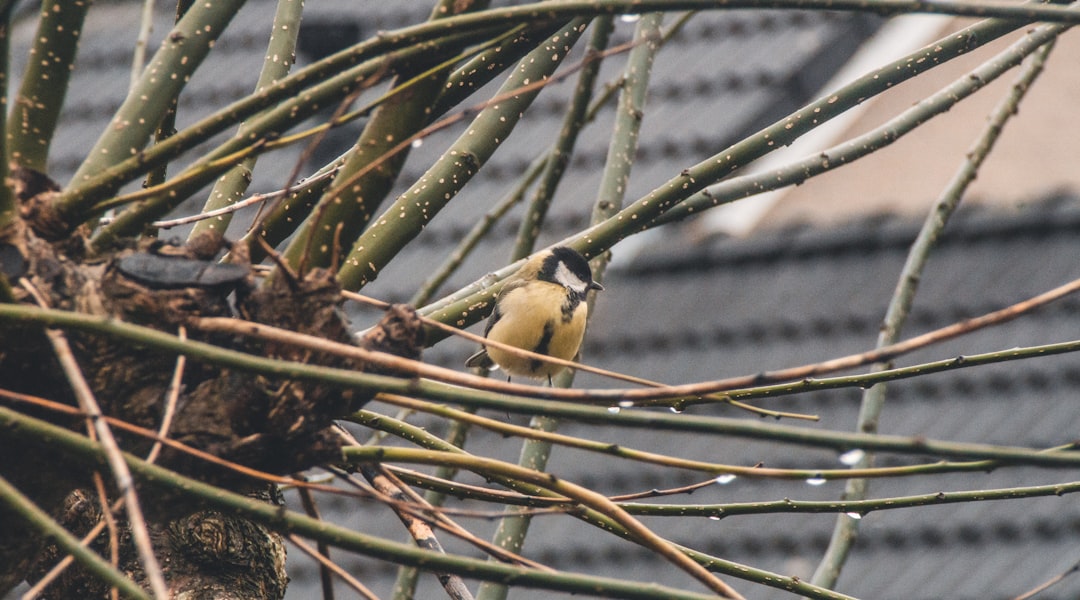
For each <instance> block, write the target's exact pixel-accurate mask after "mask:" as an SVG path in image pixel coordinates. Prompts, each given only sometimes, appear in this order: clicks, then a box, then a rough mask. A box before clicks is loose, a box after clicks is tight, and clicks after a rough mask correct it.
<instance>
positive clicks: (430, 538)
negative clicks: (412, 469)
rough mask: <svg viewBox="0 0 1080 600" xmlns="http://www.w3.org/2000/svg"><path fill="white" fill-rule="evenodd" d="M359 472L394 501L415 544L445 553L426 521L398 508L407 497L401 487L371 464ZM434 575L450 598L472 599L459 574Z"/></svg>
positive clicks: (395, 508) (399, 515) (398, 513)
mask: <svg viewBox="0 0 1080 600" xmlns="http://www.w3.org/2000/svg"><path fill="white" fill-rule="evenodd" d="M360 472H361V473H363V475H364V478H365V479H367V480H368V483H370V484H371V485H372V486H373V487H374V488H375V489H376V490H378V491H379V492H380V493H382V494H384V495H386V496H389V497H390V498H392V499H394V500H395V501H396V502H395V503H394V504H391V505H390V507H391V509H393V510H394V512H395V513H397V516H398V518H399V519H401V522H402V523H404V524H405V529H406V530H407V531H408V532H409V535H411V536H412V538H413V541H415V542H416V545H417V546H420V547H421V548H425V549H427V550H431V551H433V552H438V553H440V554H446V550H444V549H443V547H442V544H440V543H439V538H437V537H435V532H434V531H432V529H431V526H429V525H428V524H427V522H425V521H424V520H423V519H419V518H416V517H415V516H414V515H413V514H412V513H410V512H408V511H403V510H400V506H401V505H402V504H406V503H408V498H406V497H405V494H404V492H403V490H402V489H401V488H398V487H397V486H396V485H394V483H393V482H392V481H391V480H390V479H389V478H388V476H387V475H386V474H385V473H382V472H380V471H379V470H378V469H376V468H375V467H373V466H371V465H362V466H361V467H360ZM435 576H436V577H437V578H438V580H439V583H440V584H442V587H443V590H444V591H445V592H446V595H447V596H449V597H450V599H451V600H473V595H472V593H470V592H469V588H468V587H467V586H466V585H465V580H463V579H462V578H461V576H460V575H453V574H450V573H441V572H435Z"/></svg>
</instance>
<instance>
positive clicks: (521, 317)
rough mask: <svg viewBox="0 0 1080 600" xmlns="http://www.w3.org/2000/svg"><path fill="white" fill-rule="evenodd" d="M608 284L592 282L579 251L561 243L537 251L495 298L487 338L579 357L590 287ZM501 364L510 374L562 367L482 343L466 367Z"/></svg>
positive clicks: (534, 374) (532, 374) (540, 373)
mask: <svg viewBox="0 0 1080 600" xmlns="http://www.w3.org/2000/svg"><path fill="white" fill-rule="evenodd" d="M602 289H604V288H603V286H601V285H600V284H599V283H596V282H595V281H593V278H592V269H590V268H589V261H587V260H585V257H584V256H582V255H581V254H579V253H578V252H577V251H576V250H572V249H570V248H566V247H564V246H557V247H555V248H551V249H548V250H544V251H543V252H539V253H537V254H535V255H533V256H532V257H531V258H530V259H529V260H528V261H526V262H525V264H524V265H522V266H521V268H520V269H519V270H518V271H517V273H515V274H514V275H513V276H512V277H511V279H510V280H509V281H508V282H507V284H506V285H505V286H504V287H503V289H502V291H500V292H499V295H498V297H496V299H495V309H494V310H493V311H492V312H491V318H490V319H488V322H487V326H486V327H485V328H484V337H485V338H487V339H489V340H493V341H496V342H502V343H504V344H509V345H511V346H516V347H518V348H522V349H525V350H531V351H532V352H536V353H537V354H546V355H548V356H554V357H556V358H561V359H564V360H570V359H572V358H574V357H575V356H577V353H578V349H579V348H580V347H581V339H582V338H583V337H584V336H585V317H586V315H587V314H588V312H589V307H588V305H587V304H586V303H585V297H586V295H588V293H589V290H602ZM495 365H498V366H499V367H502V369H503V370H504V371H506V374H507V380H508V381H509V377H510V376H512V375H516V376H521V377H529V378H532V379H543V378H545V377H546V378H547V380H548V384H549V385H550V384H551V376H552V375H554V374H556V373H558V372H559V371H562V370H563V368H564V367H562V366H561V365H555V364H551V363H547V362H544V361H540V360H535V359H529V358H525V357H522V356H518V355H516V354H511V353H509V352H506V351H505V350H500V349H498V348H495V347H491V348H487V347H485V348H481V349H480V351H479V352H477V353H476V354H473V355H472V356H470V357H469V359H468V360H466V361H465V366H466V367H486V368H489V369H490V368H493V367H494V366H495Z"/></svg>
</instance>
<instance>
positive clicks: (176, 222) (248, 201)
mask: <svg viewBox="0 0 1080 600" xmlns="http://www.w3.org/2000/svg"><path fill="white" fill-rule="evenodd" d="M338 168H340V167H338ZM336 173H337V168H334V169H330V170H328V171H326V172H323V173H316V174H315V175H312V176H311V177H308V178H307V179H305V180H304V181H303V182H302V183H305V184H307V183H314V182H316V181H321V180H323V179H327V178H330V177H333V176H334V174H336ZM295 189H296V188H295V187H293V188H289V189H283V190H275V191H273V192H266V193H265V194H254V195H252V196H251V197H249V198H245V199H243V200H240V201H238V202H235V203H233V204H230V205H229V206H225V207H222V208H219V209H217V210H210V211H207V212H203V213H199V214H197V215H190V216H187V217H179V218H176V219H168V220H165V221H154V222H153V223H151V224H150V225H151V226H152V227H157V228H158V229H170V228H172V227H177V226H180V225H187V224H189V223H195V222H197V221H203V220H206V219H212V218H214V217H220V216H221V215H227V214H229V213H234V212H236V211H238V210H240V209H242V208H247V207H248V206H251V205H252V204H258V203H259V202H265V201H267V200H273V199H275V198H281V197H284V196H287V195H289V194H290V193H292V192H293V191H295Z"/></svg>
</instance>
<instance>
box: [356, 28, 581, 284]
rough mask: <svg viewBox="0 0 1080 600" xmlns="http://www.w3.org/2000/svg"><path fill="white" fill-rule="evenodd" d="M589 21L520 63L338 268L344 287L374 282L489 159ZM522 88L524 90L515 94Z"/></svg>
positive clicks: (553, 37)
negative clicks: (493, 98) (494, 97)
mask: <svg viewBox="0 0 1080 600" xmlns="http://www.w3.org/2000/svg"><path fill="white" fill-rule="evenodd" d="M585 25H586V23H585V22H584V21H581V20H575V21H572V22H571V23H570V24H568V25H566V26H564V27H562V28H561V29H560V30H559V31H557V32H556V33H554V34H552V35H550V36H548V38H547V39H545V40H544V42H543V43H541V44H540V45H539V46H538V47H537V48H536V49H535V50H533V51H532V52H530V53H529V54H527V55H526V57H525V58H524V59H522V60H521V61H520V62H519V66H518V67H517V68H515V69H514V70H513V71H512V72H511V74H510V76H509V77H508V78H507V80H506V82H505V83H504V84H503V85H502V87H501V88H499V91H498V94H497V97H498V98H499V99H500V100H499V101H498V102H496V103H493V104H489V105H488V106H485V107H484V108H483V109H481V111H480V112H479V114H477V115H476V118H475V119H473V121H472V123H470V125H469V127H468V129H467V131H466V133H465V134H464V135H462V136H461V137H459V138H458V139H457V140H456V141H455V142H454V143H453V144H452V145H451V146H450V148H449V149H447V151H446V152H444V153H443V155H442V156H441V157H440V158H439V159H438V160H437V161H436V162H435V164H433V165H432V166H431V168H429V169H428V170H427V172H426V173H424V175H423V176H421V178H420V179H419V180H418V181H417V182H416V183H415V184H414V185H413V186H412V187H410V188H409V189H408V190H406V191H405V192H404V193H403V194H401V196H399V197H398V199H397V200H396V201H395V202H394V203H393V204H392V205H391V206H390V207H389V208H388V209H387V210H386V212H384V213H383V216H381V217H379V218H377V219H376V220H375V221H374V222H373V223H372V225H371V227H370V228H369V229H368V230H367V231H365V232H364V234H363V235H361V236H360V238H359V239H358V240H357V241H356V243H355V244H353V247H352V250H351V251H350V252H349V255H348V257H346V259H345V261H344V263H343V265H342V267H341V270H340V271H338V281H339V282H340V283H341V285H342V287H344V288H345V289H350V290H356V289H359V288H360V287H363V286H364V284H366V283H368V282H369V281H371V280H373V279H374V278H375V277H376V276H377V275H378V273H379V271H380V270H382V268H383V267H385V266H386V265H387V263H389V262H390V260H391V259H392V258H393V257H394V256H396V255H397V253H398V251H400V250H401V248H402V247H404V246H405V244H407V243H408V242H409V241H411V240H412V239H413V238H415V237H416V236H417V235H418V234H419V233H420V231H421V230H422V229H423V228H424V227H425V226H426V225H427V223H428V222H429V221H430V220H431V219H433V218H434V217H435V215H437V214H438V213H439V211H441V210H442V209H443V208H444V207H445V206H446V205H447V203H448V202H449V201H450V199H451V198H453V197H454V195H456V194H457V192H458V191H460V189H461V188H462V187H463V186H464V185H465V184H466V183H467V182H468V181H469V180H470V179H471V178H472V176H473V175H474V174H475V173H476V172H477V170H478V169H479V168H480V167H481V166H482V165H483V164H484V163H486V162H487V160H488V159H489V158H490V157H491V155H492V154H493V153H494V152H495V150H496V149H498V148H499V146H501V145H502V143H503V142H504V141H505V140H506V139H507V138H508V137H509V136H510V134H511V132H513V130H514V128H515V127H516V126H517V124H518V122H519V121H520V120H521V118H522V116H523V115H524V112H525V109H526V108H528V106H529V105H530V104H532V101H533V100H534V99H535V98H536V96H537V95H538V94H539V93H540V91H541V89H542V87H539V86H536V85H533V84H535V82H538V81H544V80H546V79H547V78H548V77H550V76H551V74H552V73H553V72H554V71H555V69H556V68H557V67H558V66H559V65H560V64H561V63H562V61H563V59H565V58H566V56H567V55H568V54H569V52H570V50H571V49H572V48H573V44H574V42H575V41H576V40H577V38H578V37H579V36H580V35H581V33H582V32H583V31H584V29H585ZM518 90H522V91H521V92H520V93H515V92H517V91H518Z"/></svg>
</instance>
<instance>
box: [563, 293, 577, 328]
mask: <svg viewBox="0 0 1080 600" xmlns="http://www.w3.org/2000/svg"><path fill="white" fill-rule="evenodd" d="M579 304H581V297H580V296H578V295H577V293H576V292H574V291H572V290H571V291H570V293H568V294H567V295H566V300H564V301H563V304H562V322H563V323H569V322H570V321H571V320H572V319H573V318H574V311H575V310H577V307H578V305H579Z"/></svg>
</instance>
